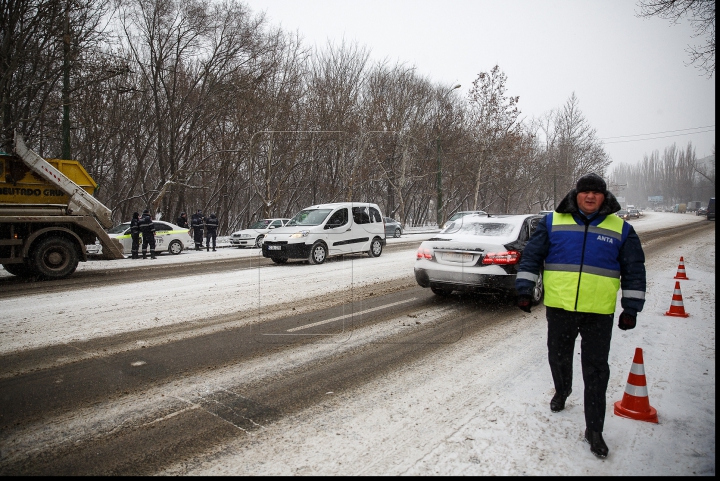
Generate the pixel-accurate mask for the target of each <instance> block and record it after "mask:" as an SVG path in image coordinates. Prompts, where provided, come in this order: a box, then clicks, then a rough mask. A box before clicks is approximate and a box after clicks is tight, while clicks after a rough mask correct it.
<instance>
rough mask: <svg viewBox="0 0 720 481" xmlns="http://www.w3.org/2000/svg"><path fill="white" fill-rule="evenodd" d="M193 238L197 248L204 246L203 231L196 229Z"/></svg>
mask: <svg viewBox="0 0 720 481" xmlns="http://www.w3.org/2000/svg"><path fill="white" fill-rule="evenodd" d="M193 237H194V238H195V248H199V247H200V246H201V245H202V241H203V231H202V229H194V230H193Z"/></svg>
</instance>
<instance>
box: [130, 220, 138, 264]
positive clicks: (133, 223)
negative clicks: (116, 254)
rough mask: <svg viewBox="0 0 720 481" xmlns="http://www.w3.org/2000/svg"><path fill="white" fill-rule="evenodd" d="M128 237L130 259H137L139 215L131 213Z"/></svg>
mask: <svg viewBox="0 0 720 481" xmlns="http://www.w3.org/2000/svg"><path fill="white" fill-rule="evenodd" d="M130 237H131V238H132V248H131V252H132V259H139V258H140V256H139V255H138V250H139V249H140V214H138V213H137V212H133V215H132V219H130Z"/></svg>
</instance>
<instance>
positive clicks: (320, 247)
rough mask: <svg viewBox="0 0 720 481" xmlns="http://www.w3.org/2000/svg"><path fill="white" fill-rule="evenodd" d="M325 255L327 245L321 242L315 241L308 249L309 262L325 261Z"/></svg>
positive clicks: (318, 262)
mask: <svg viewBox="0 0 720 481" xmlns="http://www.w3.org/2000/svg"><path fill="white" fill-rule="evenodd" d="M326 257H327V247H325V244H323V243H322V242H320V241H317V242H316V243H314V244H313V246H312V248H311V249H310V255H309V256H308V262H310V264H322V263H323V262H325V258H326Z"/></svg>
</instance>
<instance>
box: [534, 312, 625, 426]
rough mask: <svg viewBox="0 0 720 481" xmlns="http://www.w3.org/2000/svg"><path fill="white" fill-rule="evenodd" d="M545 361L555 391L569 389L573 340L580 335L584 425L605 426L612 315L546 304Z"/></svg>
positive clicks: (571, 376)
mask: <svg viewBox="0 0 720 481" xmlns="http://www.w3.org/2000/svg"><path fill="white" fill-rule="evenodd" d="M545 312H546V313H547V322H548V340H547V345H548V361H549V362H550V371H551V372H552V377H553V382H554V383H555V390H556V391H557V392H561V393H567V392H569V391H570V389H572V378H573V354H574V351H575V339H577V336H578V334H580V337H581V340H580V362H581V364H582V373H583V382H584V384H585V425H586V426H587V428H588V429H590V430H592V431H597V432H600V433H601V432H602V430H603V426H604V425H605V407H606V401H605V395H606V392H607V385H608V381H609V379H610V366H609V365H608V355H609V354H610V339H611V338H612V328H613V314H589V313H584V312H570V311H566V310H564V309H558V308H554V307H546V308H545Z"/></svg>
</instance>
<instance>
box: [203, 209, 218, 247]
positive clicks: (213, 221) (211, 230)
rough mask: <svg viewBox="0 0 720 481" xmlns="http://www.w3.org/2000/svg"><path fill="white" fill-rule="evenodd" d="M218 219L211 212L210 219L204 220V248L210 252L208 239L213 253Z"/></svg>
mask: <svg viewBox="0 0 720 481" xmlns="http://www.w3.org/2000/svg"><path fill="white" fill-rule="evenodd" d="M217 228H218V219H217V217H216V216H215V213H214V212H213V213H212V214H210V217H206V218H205V247H207V251H208V252H210V239H212V250H213V252H215V241H216V239H217Z"/></svg>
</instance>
